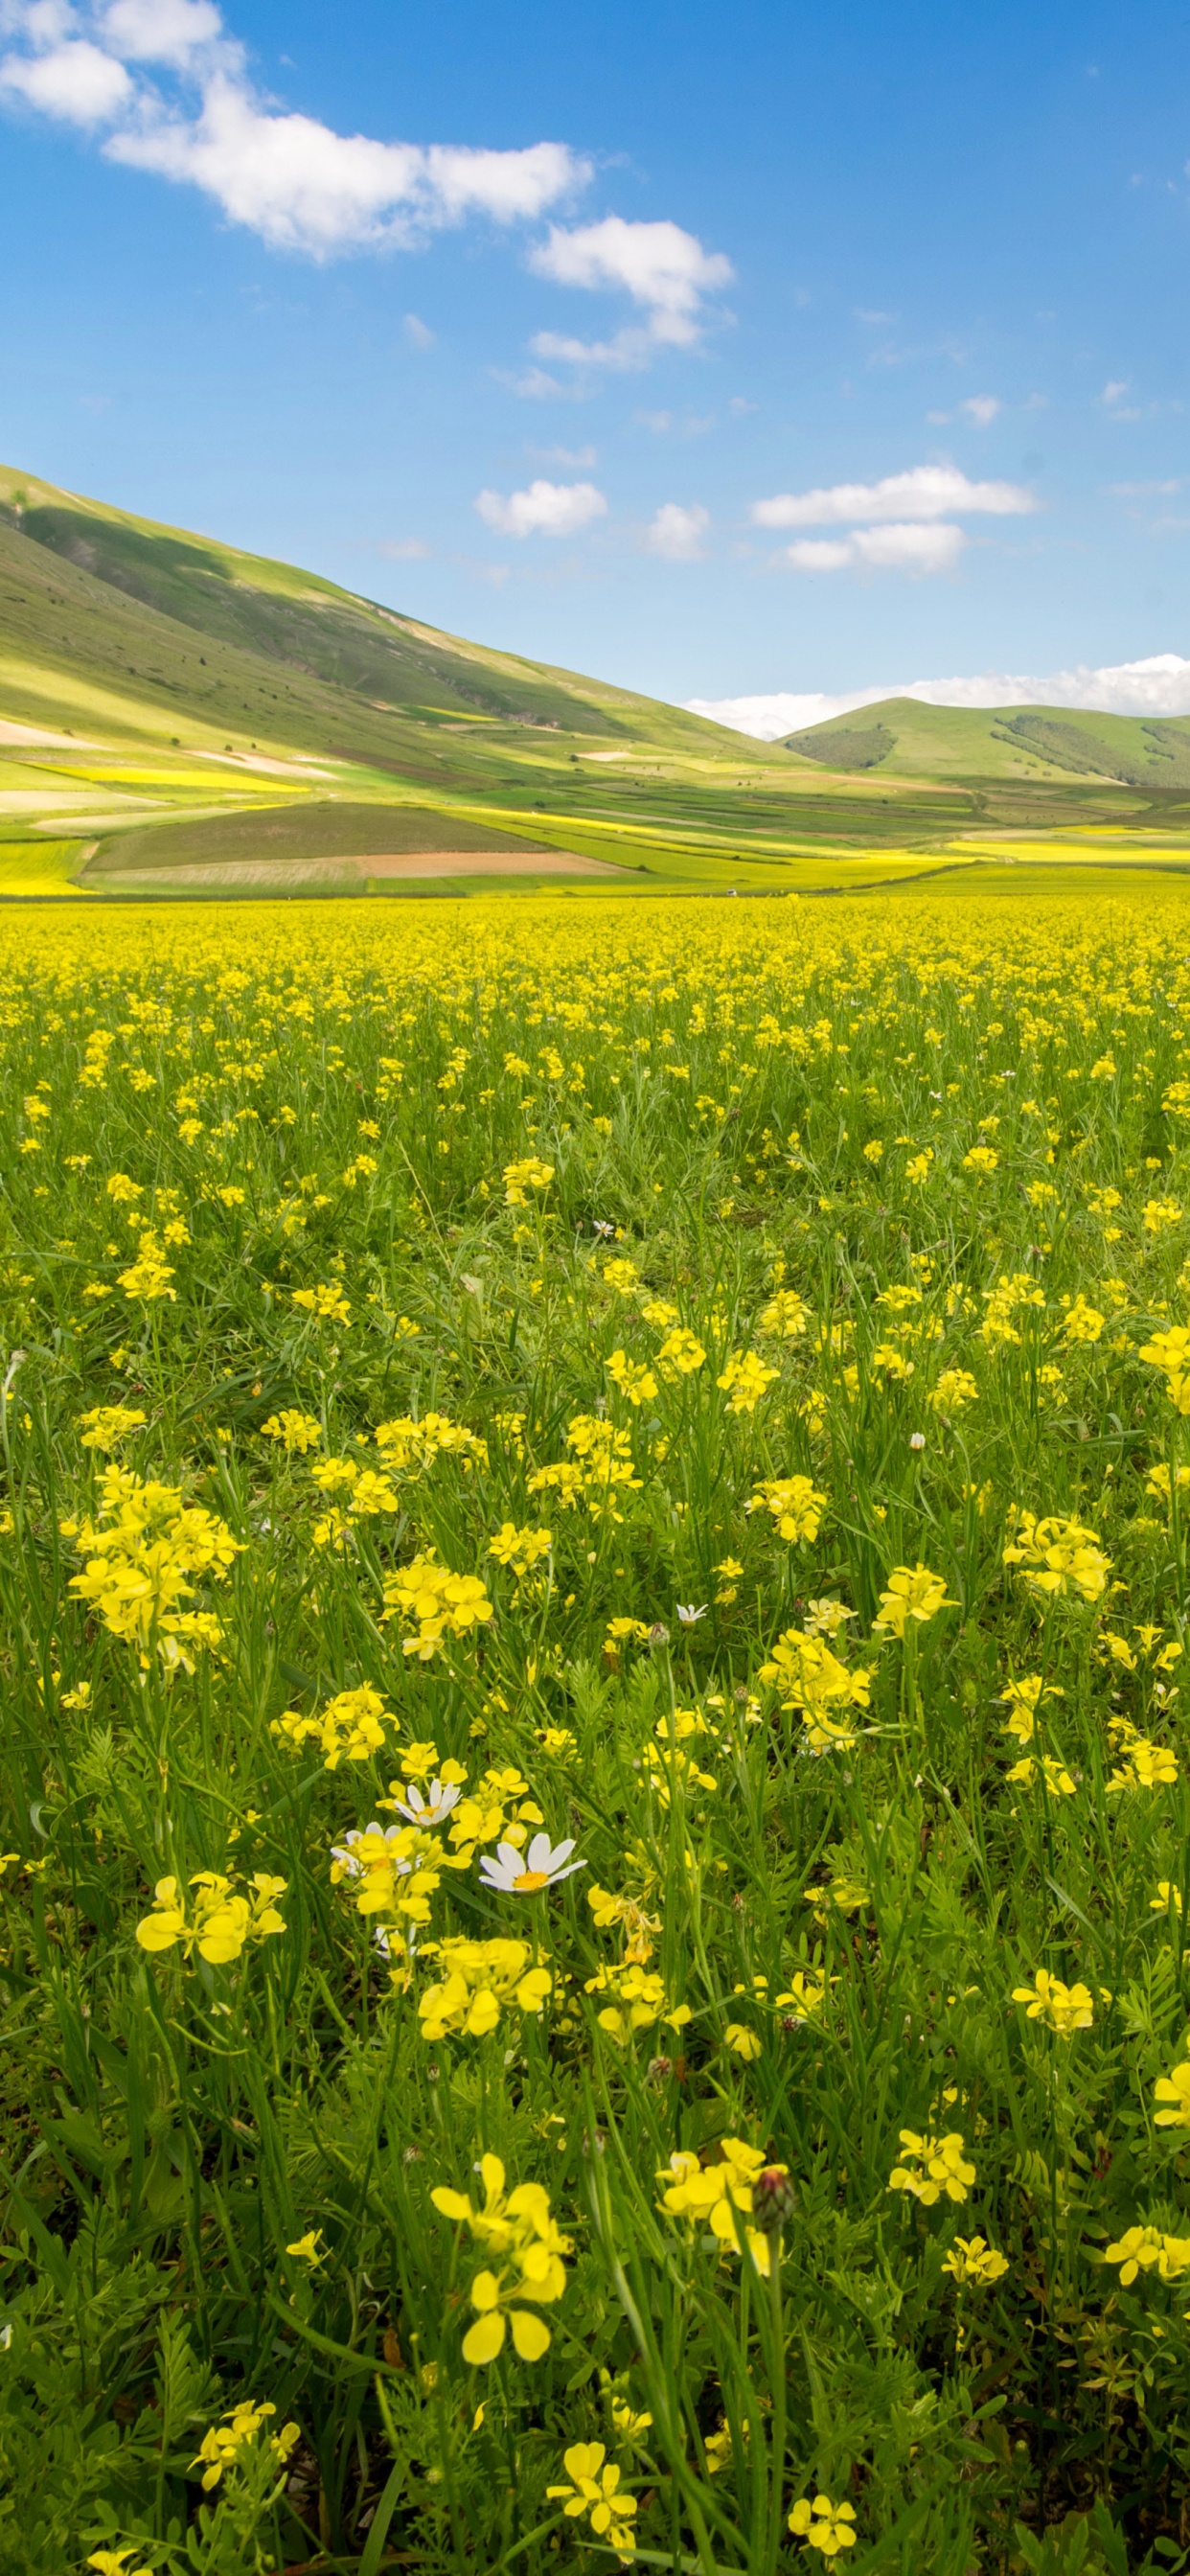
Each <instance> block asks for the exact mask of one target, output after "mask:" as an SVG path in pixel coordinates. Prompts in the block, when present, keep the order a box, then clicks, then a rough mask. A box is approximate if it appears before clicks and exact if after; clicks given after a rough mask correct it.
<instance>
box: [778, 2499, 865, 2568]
mask: <svg viewBox="0 0 1190 2576" xmlns="http://www.w3.org/2000/svg"><path fill="white" fill-rule="evenodd" d="M789 2529H790V2531H792V2533H793V2535H794V2537H795V2539H797V2540H800V2541H801V2542H802V2545H803V2547H804V2548H806V2549H820V2550H821V2552H822V2555H823V2557H824V2558H837V2557H838V2556H839V2554H840V2551H842V2550H844V2549H854V2547H855V2540H856V2533H855V2507H854V2505H851V2504H832V2503H831V2500H830V2497H829V2496H828V2495H816V2496H814V2497H813V2498H812V2499H811V2498H810V2497H809V2496H802V2497H801V2498H800V2499H799V2501H798V2503H797V2504H795V2506H794V2508H793V2511H792V2513H791V2514H790V2516H789Z"/></svg>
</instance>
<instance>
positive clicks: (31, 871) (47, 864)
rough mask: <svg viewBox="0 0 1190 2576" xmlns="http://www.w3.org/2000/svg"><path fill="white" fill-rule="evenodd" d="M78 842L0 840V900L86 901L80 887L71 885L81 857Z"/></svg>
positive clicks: (84, 892) (83, 888) (85, 895)
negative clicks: (55, 899) (64, 896)
mask: <svg viewBox="0 0 1190 2576" xmlns="http://www.w3.org/2000/svg"><path fill="white" fill-rule="evenodd" d="M82 847H83V845H82V843H81V842H80V841H52V840H50V839H48V838H47V839H46V840H44V841H0V899H2V900H4V901H6V902H11V901H13V900H21V899H23V900H25V901H26V902H28V901H30V900H38V901H40V900H44V898H45V897H46V896H47V895H49V896H51V897H55V898H57V897H61V896H63V895H66V896H73V898H74V899H75V901H76V902H77V901H80V900H82V901H89V900H90V897H89V896H88V894H87V890H86V888H85V887H83V886H76V885H74V884H72V882H71V878H72V874H73V871H74V869H75V868H76V867H77V866H78V863H79V860H80V858H81V856H82Z"/></svg>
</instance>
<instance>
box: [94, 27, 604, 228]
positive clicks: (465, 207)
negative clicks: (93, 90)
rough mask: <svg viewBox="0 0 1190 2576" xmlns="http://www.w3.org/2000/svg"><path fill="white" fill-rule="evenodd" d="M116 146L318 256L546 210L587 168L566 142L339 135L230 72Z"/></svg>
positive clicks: (113, 142) (236, 218)
mask: <svg viewBox="0 0 1190 2576" xmlns="http://www.w3.org/2000/svg"><path fill="white" fill-rule="evenodd" d="M106 149H107V150H108V152H109V153H110V154H111V156H112V158H113V159H114V160H118V161H124V162H129V163H131V164H132V165H133V166H134V167H136V168H138V169H142V170H155V171H157V172H158V173H159V175H160V176H161V177H162V178H166V179H175V180H181V181H189V182H191V183H192V184H193V185H194V186H196V187H199V188H202V189H204V190H205V191H206V193H207V195H208V196H211V197H214V198H215V200H216V202H217V204H219V205H220V206H221V207H222V209H223V212H224V214H226V215H228V216H230V217H231V220H232V221H233V223H240V224H245V225H247V226H248V227H249V229H250V230H251V231H253V232H256V233H259V234H260V235H261V236H262V238H263V239H264V240H265V241H267V242H269V243H271V244H272V245H273V247H274V248H276V249H283V250H303V251H308V252H310V253H312V254H313V256H314V257H315V258H319V257H325V256H327V255H328V254H331V253H333V252H335V251H342V250H347V249H351V248H353V247H357V246H361V245H369V244H371V245H380V244H383V243H394V244H402V243H405V244H407V243H409V242H412V241H416V240H417V239H419V238H420V237H423V236H424V234H425V233H426V232H428V231H431V230H433V229H435V228H436V227H438V226H440V225H442V224H449V223H457V222H459V221H461V220H462V218H463V216H464V215H466V214H469V213H482V214H486V215H489V216H491V217H492V219H493V220H494V221H495V222H497V223H510V222H512V221H513V220H514V218H516V217H518V216H519V217H529V216H533V215H538V214H540V213H541V212H542V210H543V208H544V207H546V206H548V205H550V204H551V203H553V202H554V200H555V199H556V198H558V197H559V196H561V195H564V194H566V193H568V192H569V191H570V190H571V189H572V188H573V187H575V186H576V185H577V184H578V182H579V179H580V177H582V176H584V175H585V166H586V165H585V164H583V163H580V162H578V161H576V160H575V157H574V155H573V154H572V153H571V152H570V151H569V150H568V149H567V146H566V145H565V144H562V143H535V144H531V145H530V146H529V147H528V149H527V150H525V151H522V152H483V151H472V150H470V149H469V148H467V147H464V146H458V147H455V146H453V145H445V144H431V145H430V146H429V148H428V149H426V148H424V147H422V146H421V145H419V144H412V143H377V142H374V141H373V140H372V139H371V137H370V136H368V135H365V134H350V135H347V134H335V133H334V132H333V131H332V129H331V128H330V126H327V125H321V124H319V122H318V120H317V119H316V118H315V117H311V116H300V115H293V114H287V115H283V114H276V113H274V112H273V111H272V110H270V109H265V108H262V107H261V106H260V105H259V104H258V103H257V101H256V99H255V98H254V96H253V94H252V92H251V91H250V90H249V89H247V88H246V87H245V85H244V84H243V82H242V81H240V80H238V79H235V78H233V77H230V76H229V75H228V74H227V73H226V72H223V71H221V70H217V71H216V72H215V73H214V75H213V76H212V78H211V79H210V80H209V81H208V83H207V86H206V89H205V92H204V95H203V103H202V109H201V112H200V114H199V115H198V116H197V117H196V118H194V119H187V118H185V117H166V118H164V119H162V120H160V121H158V122H153V121H151V120H150V121H148V122H146V123H145V124H143V125H142V126H141V127H140V128H139V129H134V128H131V127H130V128H127V129H126V130H125V131H124V132H122V133H119V134H115V135H113V136H112V137H111V139H110V141H109V142H108V144H107V147H106Z"/></svg>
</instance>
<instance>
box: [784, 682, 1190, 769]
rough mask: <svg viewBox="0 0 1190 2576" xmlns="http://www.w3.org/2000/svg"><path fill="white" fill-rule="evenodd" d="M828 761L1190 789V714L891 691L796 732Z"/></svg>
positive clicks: (790, 745) (796, 741) (808, 750)
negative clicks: (951, 700)
mask: <svg viewBox="0 0 1190 2576" xmlns="http://www.w3.org/2000/svg"><path fill="white" fill-rule="evenodd" d="M783 748H784V749H785V750H786V751H793V752H797V753H798V755H799V757H800V758H801V759H803V760H815V761H818V762H820V763H821V764H822V766H823V767H824V768H827V769H832V770H836V771H840V770H841V771H845V772H850V773H852V774H856V773H871V772H873V771H879V772H880V773H881V775H882V776H884V777H887V778H916V779H947V780H950V779H956V780H957V779H963V780H970V781H972V782H978V781H980V780H984V779H1020V780H1027V779H1030V778H1034V779H1051V780H1055V781H1057V780H1060V779H1069V780H1071V781H1073V780H1075V779H1081V780H1084V781H1086V782H1088V783H1096V782H1098V783H1102V782H1105V781H1110V782H1111V783H1112V784H1114V785H1118V786H1124V787H1155V788H1163V787H1164V788H1173V789H1181V790H1185V789H1188V788H1190V716H1153V717H1149V716H1109V715H1097V714H1084V713H1083V712H1082V711H1081V710H1078V709H1072V708H1070V707H930V706H923V705H922V703H921V702H920V700H919V699H917V698H881V699H878V700H877V701H876V703H875V704H874V705H872V706H870V707H860V708H857V709H853V710H852V711H851V713H850V714H849V715H843V716H832V717H829V718H828V720H827V722H826V723H825V724H817V725H809V726H807V727H806V728H805V729H804V730H803V731H802V732H799V733H791V734H787V735H786V736H785V739H784V744H783Z"/></svg>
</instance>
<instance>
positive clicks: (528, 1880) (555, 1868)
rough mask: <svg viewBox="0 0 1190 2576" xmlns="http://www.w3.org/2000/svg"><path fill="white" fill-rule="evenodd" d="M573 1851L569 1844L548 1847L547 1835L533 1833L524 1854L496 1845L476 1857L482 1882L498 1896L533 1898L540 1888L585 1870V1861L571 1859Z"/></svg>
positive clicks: (513, 1846)
mask: <svg viewBox="0 0 1190 2576" xmlns="http://www.w3.org/2000/svg"><path fill="white" fill-rule="evenodd" d="M573 1850H574V1844H573V1843H572V1842H569V1843H559V1844H558V1845H557V1846H556V1848H554V1847H551V1844H550V1838H549V1835H548V1834H534V1836H533V1840H532V1842H531V1843H530V1845H529V1848H528V1851H527V1852H519V1851H518V1850H517V1847H516V1844H515V1843H499V1844H498V1845H497V1847H496V1850H495V1851H494V1852H481V1854H480V1860H479V1867H480V1872H481V1875H482V1883H483V1885H484V1886H485V1887H494V1888H496V1889H498V1891H499V1893H500V1895H501V1896H536V1895H537V1894H538V1893H539V1891H540V1890H541V1889H542V1888H543V1887H556V1886H557V1885H558V1882H559V1880H560V1879H563V1878H572V1877H573V1875H574V1872H575V1870H576V1869H585V1868H586V1866H587V1864H586V1862H585V1860H571V1858H570V1855H571V1853H572V1851H573ZM568 1862H569V1867H567V1863H568Z"/></svg>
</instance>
